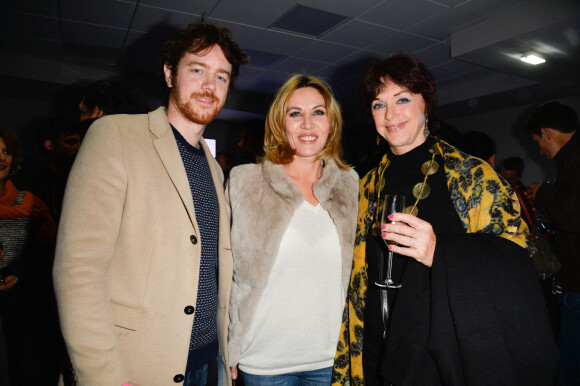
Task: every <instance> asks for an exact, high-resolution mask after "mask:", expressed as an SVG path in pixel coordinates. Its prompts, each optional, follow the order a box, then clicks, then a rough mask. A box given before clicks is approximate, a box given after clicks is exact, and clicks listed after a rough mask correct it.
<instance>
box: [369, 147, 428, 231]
mask: <svg viewBox="0 0 580 386" xmlns="http://www.w3.org/2000/svg"><path fill="white" fill-rule="evenodd" d="M429 152H430V153H432V154H433V155H432V156H431V159H430V160H428V161H425V162H424V163H423V165H421V172H422V173H423V174H424V175H425V177H424V178H423V182H418V183H417V184H415V186H414V187H413V190H412V193H413V197H415V203H414V204H413V205H412V206H408V207H406V208H405V213H409V214H412V215H413V216H417V214H418V213H419V208H418V204H419V201H421V200H423V199H425V198H427V197H428V196H429V194H430V193H431V188H430V187H429V185H428V184H427V178H428V177H429V176H430V175H432V174H435V173H437V171H438V170H439V163H438V162H437V161H435V156H436V155H437V154H438V153H439V150H438V149H437V146H436V145H433V147H432V148H431V149H429ZM387 167H388V164H387V165H386V166H385V167H384V168H383V170H382V171H381V174H380V175H379V179H378V181H377V183H376V189H377V216H376V217H375V218H376V219H379V222H380V218H381V211H382V210H383V199H382V198H381V193H382V191H383V189H384V187H385V179H384V176H383V175H384V173H385V170H387ZM379 226H380V224H378V223H377V222H375V226H374V227H373V228H375V227H377V228H378V227H379Z"/></svg>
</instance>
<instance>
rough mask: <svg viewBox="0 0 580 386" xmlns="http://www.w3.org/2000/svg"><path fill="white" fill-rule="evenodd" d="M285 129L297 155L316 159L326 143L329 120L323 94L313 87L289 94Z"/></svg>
mask: <svg viewBox="0 0 580 386" xmlns="http://www.w3.org/2000/svg"><path fill="white" fill-rule="evenodd" d="M284 129H285V133H286V138H287V140H288V143H289V144H290V146H291V147H292V149H294V150H295V151H296V154H295V155H294V159H295V160H296V157H305V158H312V159H316V158H317V156H318V155H319V154H320V152H321V151H322V150H323V149H324V147H325V146H326V140H327V139H328V133H329V131H330V121H329V119H328V113H327V109H326V102H325V101H324V98H323V96H322V94H320V92H319V91H318V90H316V89H315V88H312V87H302V88H299V89H297V90H295V91H294V92H293V93H292V94H291V95H290V98H288V103H287V106H286V116H285V122H284Z"/></svg>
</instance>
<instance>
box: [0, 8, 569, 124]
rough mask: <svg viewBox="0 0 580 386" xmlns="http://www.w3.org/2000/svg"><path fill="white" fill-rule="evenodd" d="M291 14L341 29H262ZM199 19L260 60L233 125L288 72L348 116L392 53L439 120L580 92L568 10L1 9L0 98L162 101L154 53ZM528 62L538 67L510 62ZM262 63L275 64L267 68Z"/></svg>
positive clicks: (246, 80) (243, 79)
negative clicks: (315, 83)
mask: <svg viewBox="0 0 580 386" xmlns="http://www.w3.org/2000/svg"><path fill="white" fill-rule="evenodd" d="M298 5H300V6H304V7H310V8H314V9H317V10H322V11H326V12H329V13H332V14H335V15H338V16H342V17H344V18H345V19H344V21H343V22H342V23H340V24H338V25H337V26H336V27H335V28H332V29H330V30H329V31H327V32H325V33H323V34H322V35H321V36H318V37H312V36H306V35H301V34H297V33H291V32H286V31H279V30H276V29H274V28H272V27H271V25H272V24H273V23H274V22H276V21H277V20H279V19H280V18H281V17H282V16H284V15H285V14H286V13H287V12H289V11H291V10H292V9H294V7H296V6H298ZM204 13H205V15H206V17H207V19H208V20H209V21H213V22H216V23H219V24H221V25H224V26H226V27H228V28H230V29H231V30H232V31H233V33H234V38H235V40H236V41H237V42H238V43H239V44H240V46H241V47H242V48H243V49H247V50H249V51H250V52H255V53H257V55H258V56H259V57H257V58H256V62H255V63H254V64H252V63H250V64H249V65H247V66H245V67H243V68H242V69H241V71H240V76H239V78H238V80H237V82H236V91H235V93H234V94H233V95H232V96H231V97H230V98H229V99H228V104H227V106H226V107H228V111H229V112H230V113H233V114H231V116H232V117H235V116H236V114H235V112H236V111H240V112H249V113H258V114H261V113H264V112H265V110H266V108H267V105H268V101H269V98H270V97H271V95H272V93H274V92H275V90H276V89H277V88H278V87H279V86H280V85H281V83H282V82H283V81H284V80H285V79H286V78H287V77H288V76H289V74H292V73H296V72H300V73H308V74H314V75H318V76H322V77H324V78H326V79H327V80H328V81H329V83H330V84H331V86H332V87H333V88H334V90H335V92H336V94H337V96H338V99H339V100H340V101H341V103H342V105H343V108H344V110H345V114H347V115H348V114H350V113H353V115H354V111H355V109H356V99H357V97H356V95H357V90H358V86H359V83H360V80H361V78H362V73H363V71H364V69H365V68H366V66H367V65H368V64H369V63H370V61H372V60H375V59H379V58H384V57H386V56H387V55H388V54H389V53H391V52H394V51H397V50H404V51H408V52H410V53H412V54H414V55H415V56H416V57H418V58H419V59H420V60H421V61H423V62H425V63H426V64H428V65H429V67H430V68H431V70H432V71H433V74H434V75H435V78H436V80H437V86H438V91H439V97H440V104H441V115H442V117H443V118H445V117H446V116H447V117H453V116H460V115H465V114H469V113H473V112H479V111H484V110H486V109H497V108H501V107H510V106H513V105H517V104H525V103H531V102H536V101H541V100H546V99H552V98H560V97H565V96H569V95H578V93H579V90H580V87H579V85H580V76H579V75H578V73H579V69H580V66H579V64H580V1H577V0H535V1H534V0H437V1H434V0H303V1H294V0H2V1H1V2H0V80H1V81H2V83H3V84H4V86H3V87H0V93H2V94H3V95H15V94H18V95H20V96H21V97H26V96H28V97H31V98H38V97H40V96H39V94H42V93H39V92H38V90H47V89H57V88H58V87H61V86H66V85H71V84H78V83H82V82H87V81H90V80H96V79H101V78H104V77H108V76H110V75H112V74H122V75H124V76H126V77H127V78H128V79H129V80H130V81H131V82H133V84H134V85H135V86H136V87H137V88H139V89H140V90H141V91H142V92H143V93H145V94H147V95H153V96H154V95H159V94H157V93H158V91H157V87H156V86H157V82H156V80H155V73H156V72H157V70H158V62H157V56H158V53H159V51H160V46H161V44H162V43H163V42H164V41H165V40H167V39H168V38H169V37H170V36H172V35H173V34H174V33H175V31H176V30H179V29H182V28H183V27H184V26H185V25H186V24H187V23H188V22H190V21H196V20H199V18H200V17H201V15H202V14H204ZM304 22H309V23H312V21H310V20H305V21H304ZM527 51H537V52H538V53H540V54H542V55H543V56H545V57H546V59H547V63H546V64H544V65H540V66H534V67H532V66H530V65H527V64H524V63H521V62H520V61H519V60H517V59H518V58H519V56H520V55H521V54H523V53H525V52H527ZM267 54H270V55H267ZM263 58H266V59H272V58H274V59H277V60H275V61H274V62H273V63H271V64H270V65H269V66H268V67H264V66H261V65H259V64H261V63H262V64H263V62H262V61H259V60H258V59H263ZM23 94H25V95H23ZM226 115H227V114H226ZM222 118H224V116H222Z"/></svg>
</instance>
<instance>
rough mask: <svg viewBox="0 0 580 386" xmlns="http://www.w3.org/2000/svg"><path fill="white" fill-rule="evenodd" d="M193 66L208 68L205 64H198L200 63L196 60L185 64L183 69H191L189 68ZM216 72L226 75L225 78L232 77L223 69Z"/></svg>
mask: <svg viewBox="0 0 580 386" xmlns="http://www.w3.org/2000/svg"><path fill="white" fill-rule="evenodd" d="M195 65H197V66H200V67H203V68H208V67H209V66H208V65H207V64H205V63H204V62H200V61H197V60H192V61H190V62H187V63H186V64H185V67H191V66H195ZM216 72H217V73H222V74H226V75H227V76H229V77H231V76H232V74H231V72H230V71H228V70H225V69H223V68H220V69H219V70H217V71H216Z"/></svg>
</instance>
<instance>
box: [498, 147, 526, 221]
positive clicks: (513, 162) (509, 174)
mask: <svg viewBox="0 0 580 386" xmlns="http://www.w3.org/2000/svg"><path fill="white" fill-rule="evenodd" d="M499 175H500V176H502V177H503V178H504V179H505V180H506V181H507V182H508V183H509V184H510V186H511V187H512V189H513V190H514V193H515V194H516V196H517V197H518V201H519V202H520V208H521V216H522V219H523V220H524V221H525V222H526V224H528V226H530V225H532V224H533V223H535V219H534V212H533V210H532V206H531V204H530V201H529V200H528V198H527V196H526V188H525V186H524V184H523V183H522V177H523V175H524V160H523V159H521V158H520V157H509V158H506V159H505V160H503V161H502V162H501V163H500V164H499Z"/></svg>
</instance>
